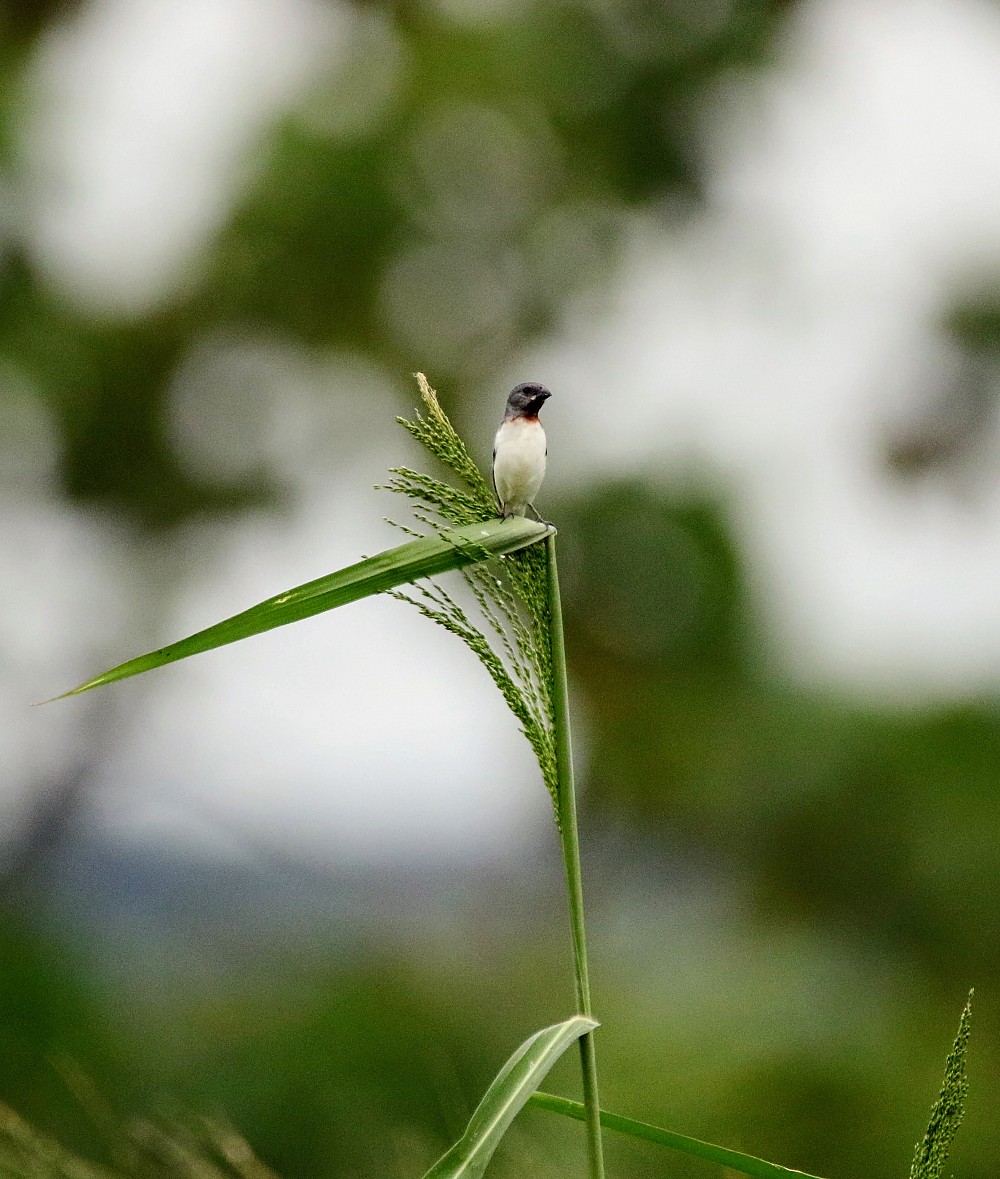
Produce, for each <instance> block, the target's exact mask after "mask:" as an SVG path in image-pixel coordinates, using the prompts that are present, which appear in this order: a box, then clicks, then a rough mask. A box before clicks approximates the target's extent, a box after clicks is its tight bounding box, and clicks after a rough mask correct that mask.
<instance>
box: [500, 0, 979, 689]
mask: <svg viewBox="0 0 1000 1179" xmlns="http://www.w3.org/2000/svg"><path fill="white" fill-rule="evenodd" d="M997 110H1000V12H998V10H996V9H995V8H993V7H991V6H988V5H986V4H982V3H976V2H973V0H917V2H903V0H864V2H863V3H862V2H860V0H827V2H824V3H819V2H816V3H813V4H811V5H807V6H805V7H804V8H803V9H802V10H801V11H800V12H799V14H798V16H797V18H796V20H795V22H794V23H793V24H792V26H791V28H790V36H789V39H788V41H787V43H786V45H785V49H784V56H783V60H782V61H781V63H780V64H779V66H778V68H777V70H776V72H775V73H774V74H769V75H765V76H764V77H763V78H762V79H755V80H751V81H747V80H742V81H740V82H738V83H734V84H733V85H732V88H731V89H730V90H729V91H728V92H727V93H725V94H723V96H722V100H721V101H720V105H719V108H718V111H717V112H716V114H717V116H718V118H719V122H718V123H716V124H713V125H712V126H711V127H709V128H708V129H707V131H706V143H707V147H706V150H707V153H708V157H709V160H710V161H711V167H710V173H711V174H710V186H711V192H712V201H711V203H710V206H709V208H708V210H707V211H706V212H704V213H703V214H702V215H700V216H697V217H696V218H695V219H694V220H693V221H692V222H690V223H689V224H688V225H687V226H685V227H684V228H680V229H676V228H675V229H666V228H664V227H663V226H662V225H661V224H659V223H652V222H651V221H649V220H647V221H644V222H640V223H637V224H636V227H635V230H634V234H633V245H632V250H631V253H630V256H629V258H628V260H627V264H626V266H625V267H624V268H623V272H622V273H623V278H622V283H621V287H620V289H619V291H618V292H617V293H616V294H615V295H613V296H612V297H611V298H610V299H609V300H606V301H605V304H604V305H603V306H602V307H596V308H595V306H594V304H593V302H591V303H590V305H589V306H587V307H581V308H579V309H578V310H577V311H576V312H574V313H571V314H570V315H569V316H568V317H567V320H566V326H565V330H564V332H563V334H562V336H561V337H560V338H559V339H557V340H555V341H553V342H551V343H550V344H549V345H547V346H545V347H543V348H542V349H540V350H538V351H537V352H535V353H534V354H533V355H532V357H531V358H530V360H529V361H527V362H526V363H524V364H522V365H521V366H520V368H519V370H518V371H522V370H523V371H529V370H530V372H531V373H532V374H533V375H537V377H538V379H540V380H544V381H545V382H546V383H547V384H549V386H550V387H551V388H552V389H553V390H554V392H555V394H556V396H555V397H554V398H553V401H552V404H551V407H550V409H549V418H548V422H549V427H550V438H551V451H552V462H551V466H550V473H551V477H554V478H555V479H558V478H559V477H560V474H561V473H562V472H567V471H568V470H570V469H572V470H573V472H574V474H573V476H572V478H574V479H577V480H579V481H580V482H585V481H587V480H589V479H591V478H593V477H594V476H595V475H603V476H616V475H619V474H621V473H623V472H625V473H628V472H630V471H631V472H643V473H650V472H653V473H662V474H663V476H664V477H670V476H671V474H673V475H674V476H676V474H677V473H678V472H682V473H685V474H687V473H692V472H693V473H696V474H701V475H702V476H703V477H704V476H705V475H706V474H707V476H708V477H709V478H710V479H720V480H721V481H722V483H723V485H724V486H726V487H727V488H728V489H729V490H731V491H732V492H733V493H734V496H733V499H734V503H735V506H736V511H737V514H738V519H737V524H738V527H739V528H740V530H741V533H742V536H743V538H744V541H745V551H746V553H747V555H748V559H749V560H750V562H751V566H752V569H753V572H754V575H755V577H756V580H757V585H758V594H759V598H760V603H761V605H762V607H763V609H764V610H765V611H766V613H767V614H768V615H769V616H770V618H771V619H772V622H773V626H774V630H775V632H776V633H777V635H778V636H779V639H780V641H781V643H782V647H783V651H784V655H785V658H786V660H787V662H788V663H789V664H790V665H792V666H794V667H796V668H798V670H799V671H800V672H801V673H802V674H803V675H805V676H807V677H809V678H813V679H816V678H819V679H833V680H835V681H837V682H840V683H842V684H844V685H845V686H847V687H849V688H852V689H861V690H867V691H871V692H873V693H889V694H892V695H895V696H898V697H900V698H920V697H922V696H927V695H931V696H933V695H935V694H940V693H941V692H942V691H943V692H958V693H962V692H970V691H976V690H979V689H981V688H990V687H994V686H996V684H997V683H1000V595H997V593H996V586H997V584H1000V478H998V477H997V476H1000V461H998V462H997V463H995V464H994V470H993V471H992V472H989V473H988V475H987V479H986V481H985V482H981V485H980V486H978V487H977V488H975V494H974V496H973V502H971V503H970V501H969V498H968V497H967V496H966V497H962V496H959V495H956V493H955V489H954V488H952V487H948V486H946V485H944V484H943V482H942V483H935V482H934V481H933V480H927V481H925V482H924V483H923V484H922V485H919V486H918V487H917V488H916V489H915V490H913V489H904V488H901V487H900V486H898V485H897V484H895V483H893V481H892V480H891V479H890V478H889V477H888V476H887V475H886V474H885V473H884V471H883V470H882V468H881V465H880V459H879V457H878V452H877V443H878V439H879V436H880V434H881V432H882V431H883V430H884V428H885V427H886V425H887V424H891V423H892V422H893V421H895V420H898V415H899V414H900V412H901V409H902V408H903V407H905V406H906V405H907V404H910V403H914V402H916V403H919V402H920V401H921V400H922V399H923V398H924V397H925V396H926V393H927V389H928V387H929V386H930V387H933V383H934V379H935V377H936V375H937V374H946V373H947V371H948V365H949V363H950V357H949V353H948V346H947V342H946V341H945V340H943V339H942V338H941V336H940V334H939V329H938V327H937V323H938V317H939V316H940V314H941V312H942V311H943V310H944V309H945V307H946V306H947V302H948V300H949V298H951V297H952V296H953V295H954V294H955V293H956V290H957V287H956V284H957V283H958V282H959V281H960V280H961V279H962V278H963V277H965V278H968V279H969V280H970V281H972V280H974V279H975V277H976V276H977V275H978V274H980V273H981V272H986V273H989V271H990V270H991V269H993V270H995V269H996V268H998V267H1000V138H998V137H997V135H996V133H995V127H994V122H995V120H994V115H995V112H996V111H997ZM563 390H565V393H564V395H563V398H560V393H561V392H562V391H563ZM609 391H610V392H611V395H612V396H613V397H614V402H615V412H614V413H613V414H611V415H609V414H608V413H607V411H606V406H607V401H606V398H607V396H608V395H609ZM566 394H568V395H569V398H567V397H566ZM569 399H571V401H572V403H571V404H569V405H568V407H567V410H566V412H565V414H560V413H559V403H560V400H567V401H568V400H569ZM996 442H997V446H998V447H1000V436H998V438H997V439H996ZM562 450H565V452H566V453H567V454H568V455H571V456H572V460H571V461H570V460H568V459H567V460H566V461H564V462H560V460H559V457H558V456H559V453H560V451H562ZM565 477H567V478H569V476H568V475H566V476H565Z"/></svg>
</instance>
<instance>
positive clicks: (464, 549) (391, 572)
mask: <svg viewBox="0 0 1000 1179" xmlns="http://www.w3.org/2000/svg"><path fill="white" fill-rule="evenodd" d="M553 531H554V529H553V528H552V527H551V526H547V525H544V524H539V523H537V522H536V521H534V520H527V519H523V518H521V517H511V518H510V519H507V520H487V521H485V522H483V523H477V524H469V525H466V526H465V527H462V528H448V529H442V530H441V531H440V532H438V533H436V534H435V535H434V536H428V537H424V538H422V539H420V540H413V541H409V542H408V543H407V544H402V545H399V546H397V547H396V548H394V549H387V550H386V551H385V552H383V553H379V554H378V555H377V556H374V557H367V558H365V560H363V561H358V562H357V564H354V565H349V566H348V567H347V568H345V569H339V570H338V571H337V572H336V573H330V574H328V575H327V576H326V577H320V578H318V579H317V580H316V581H310V582H307V583H306V584H305V585H300V586H296V587H295V588H294V589H290V590H287V591H286V592H285V593H283V594H278V595H277V596H276V597H273V598H268V599H267V601H265V602H260V603H259V604H258V605H256V606H251V607H250V609H249V610H244V611H243V612H242V613H240V614H234V615H233V617H232V618H227V619H225V620H224V621H223V622H217V623H216V624H215V625H214V626H210V627H207V628H206V629H205V630H200V631H198V632H197V633H196V634H193V635H189V636H188V637H187V638H185V639H181V640H180V641H179V642H176V643H171V644H170V645H169V646H167V647H160V648H159V649H158V650H156V651H150V652H148V653H147V654H145V655H139V656H138V657H137V658H135V659H129V660H127V661H126V662H125V663H120V664H119V665H118V666H117V667H112V668H111V669H110V670H108V671H105V672H102V673H101V675H98V676H95V677H94V678H93V679H90V680H85V681H84V682H83V683H82V684H78V685H77V686H76V687H75V688H71V689H70V690H69V691H68V692H63V693H62V695H61V696H54V697H53V699H54V700H62V699H65V697H67V696H78V695H80V693H81V692H89V691H90V690H91V688H99V687H102V686H103V685H104V684H112V683H115V682H116V681H117V680H124V679H128V678H129V677H130V676H133V675H140V674H141V673H142V672H144V671H152V670H153V668H156V667H163V666H165V665H166V664H168V663H176V662H178V660H181V659H187V658H188V657H189V656H191V655H198V654H200V653H201V652H202V651H211V650H212V649H213V648H215V647H222V646H225V645H226V644H227V643H235V642H238V641H239V640H240V639H247V638H250V637H251V635H258V634H263V633H264V631H268V630H274V629H275V628H276V627H279V626H286V625H287V624H288V623H290V622H298V621H300V620H301V619H303V618H310V617H312V615H314V614H321V613H323V611H324V610H332V609H334V608H335V607H336V606H344V605H346V604H347V603H348V602H357V601H359V600H360V599H361V598H367V597H371V596H372V595H374V594H380V593H385V592H386V591H387V590H392V589H395V588H396V587H397V586H400V585H405V584H408V583H410V582H414V581H419V580H421V579H422V578H425V577H433V576H434V575H436V574H438V573H447V572H448V571H449V570H451V569H462V568H465V567H466V566H468V565H474V564H476V563H477V562H479V561H483V560H486V559H487V558H489V557H498V556H502V555H504V554H505V553H513V552H517V551H518V550H519V549H523V548H525V547H527V546H528V545H531V544H535V543H536V542H537V541H540V540H544V538H545V537H546V536H548V535H549V534H550V533H551V532H553ZM43 703H50V701H44V702H43Z"/></svg>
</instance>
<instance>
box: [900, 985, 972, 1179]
mask: <svg viewBox="0 0 1000 1179" xmlns="http://www.w3.org/2000/svg"><path fill="white" fill-rule="evenodd" d="M972 994H973V992H972V991H970V992H969V997H968V999H966V1001H965V1006H964V1007H963V1008H962V1017H961V1019H960V1020H959V1021H958V1035H957V1036H956V1037H955V1043H954V1045H953V1046H952V1049H951V1052H949V1053H948V1059H947V1061H946V1062H945V1066H944V1081H943V1082H942V1084H941V1092H940V1094H939V1095H938V1099H937V1101H935V1102H934V1108H933V1109H932V1110H931V1120H930V1123H929V1124H928V1126H927V1133H926V1134H924V1138H923V1141H922V1142H920V1143H918V1145H917V1150H916V1154H914V1156H913V1165H912V1166H911V1167H910V1179H941V1175H942V1173H943V1171H944V1165H945V1163H946V1162H947V1161H948V1154H949V1152H950V1150H951V1144H952V1141H953V1140H954V1138H955V1135H956V1133H957V1132H958V1127H959V1126H960V1125H961V1124H962V1117H963V1115H964V1114H965V1099H966V1097H967V1096H968V1092H969V1082H968V1079H967V1077H966V1075H965V1056H966V1052H967V1051H968V1047H969V1035H970V1033H971V1031H972Z"/></svg>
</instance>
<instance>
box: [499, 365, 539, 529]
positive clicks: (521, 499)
mask: <svg viewBox="0 0 1000 1179" xmlns="http://www.w3.org/2000/svg"><path fill="white" fill-rule="evenodd" d="M551 396H552V394H551V393H550V392H549V391H548V389H546V388H545V386H544V385H539V384H537V383H536V382H535V381H525V382H524V383H523V384H521V385H517V386H516V387H515V388H514V389H512V390H511V393H510V396H509V397H508V398H507V409H506V411H505V412H504V415H503V421H502V422H501V423H500V429H499V430H497V435H496V438H495V439H494V440H493V486H494V488H495V489H496V493H497V499H498V500H499V501H500V515H501V516H502V517H503V518H504V519H505V520H506V518H507V517H508V516H524V515H527V511H528V508H531V510H532V511H533V512H534V499H535V496H536V495H537V494H538V489H539V488H540V487H541V485H542V480H543V479H544V478H545V457H546V455H547V454H548V448H547V446H546V443H545V431H544V430H543V429H542V423H541V422H540V421H539V420H538V411H539V410H540V409H541V408H542V406H543V405H544V404H545V402H546V401H547V400H548V398H550V397H551ZM537 515H538V513H537V512H535V516H536V517H537Z"/></svg>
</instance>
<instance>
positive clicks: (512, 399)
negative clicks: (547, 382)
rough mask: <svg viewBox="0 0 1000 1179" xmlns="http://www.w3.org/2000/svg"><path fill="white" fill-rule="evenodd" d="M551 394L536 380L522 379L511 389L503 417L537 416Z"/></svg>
mask: <svg viewBox="0 0 1000 1179" xmlns="http://www.w3.org/2000/svg"><path fill="white" fill-rule="evenodd" d="M551 396H552V394H551V393H550V392H549V391H548V389H546V388H545V386H544V385H539V384H538V382H537V381H524V382H523V383H522V384H520V385H516V386H515V387H514V388H513V389H511V391H510V396H509V397H508V398H507V412H506V413H505V414H504V417H505V418H517V417H526V418H534V417H537V416H538V411H539V410H540V409H541V408H542V406H543V405H544V404H545V402H546V401H547V400H548V399H549V398H550V397H551Z"/></svg>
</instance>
